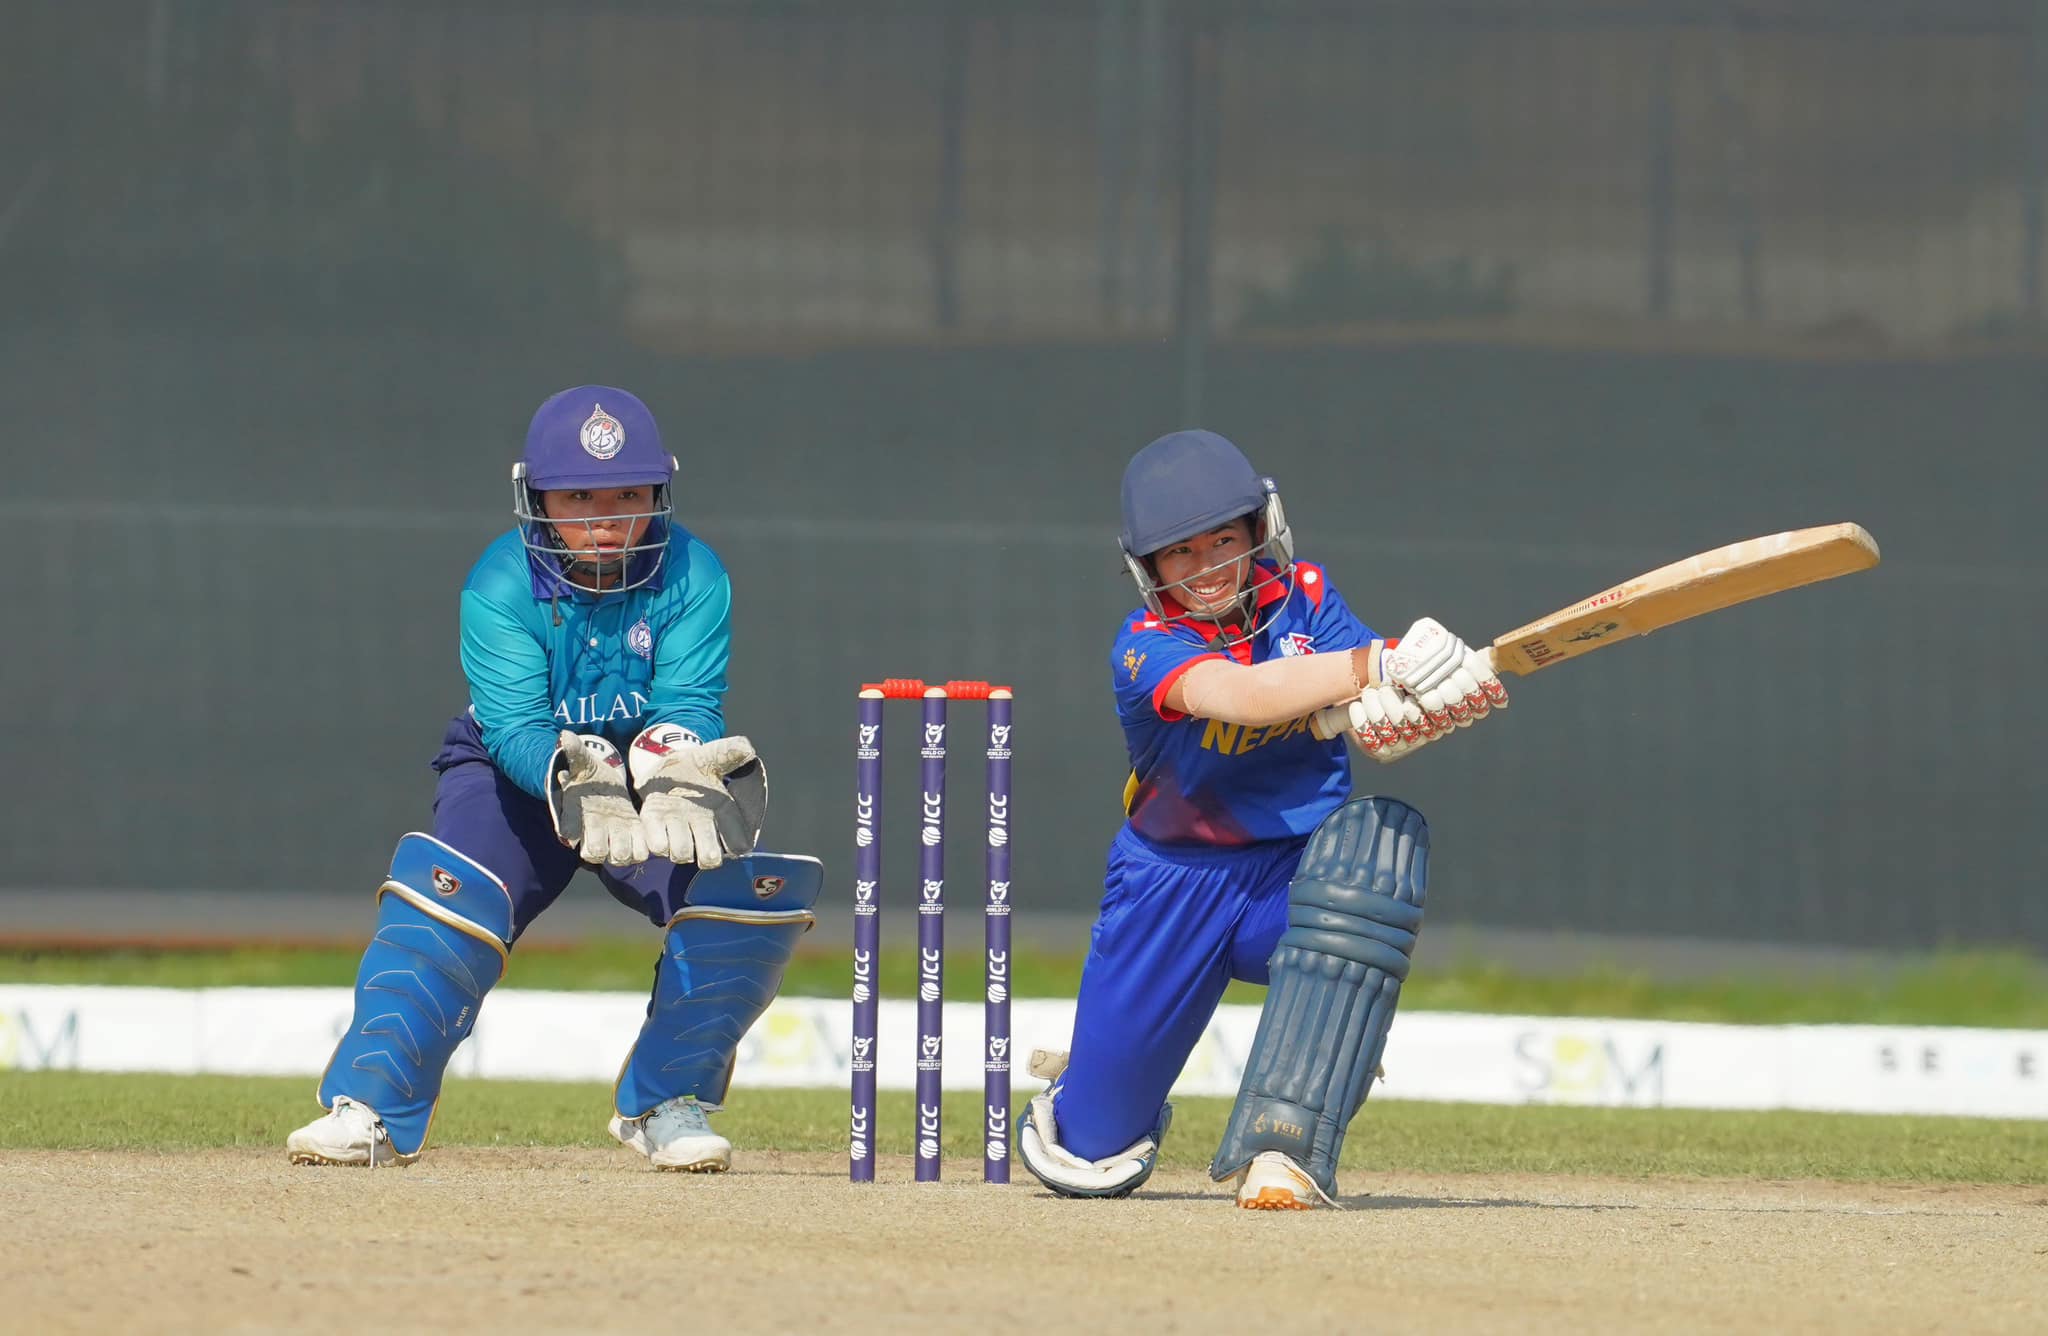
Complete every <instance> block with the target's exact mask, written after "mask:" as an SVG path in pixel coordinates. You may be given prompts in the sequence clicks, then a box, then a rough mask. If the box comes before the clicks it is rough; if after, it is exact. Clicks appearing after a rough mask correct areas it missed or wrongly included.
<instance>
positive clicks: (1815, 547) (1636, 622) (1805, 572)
mask: <svg viewBox="0 0 2048 1336" xmlns="http://www.w3.org/2000/svg"><path fill="white" fill-rule="evenodd" d="M1875 565H1877V540H1876V539H1874V538H1872V537H1871V536H1870V534H1869V533H1868V532H1867V531H1865V529H1864V528H1863V526H1862V525H1860V524H1823V525H1819V526H1817V527H1815V528H1811V529H1792V530H1789V531H1788V532H1785V533H1774V534H1769V535H1766V536H1765V537H1762V538H1750V539H1746V540H1745V541H1743V542H1740V543H1730V544H1728V546H1726V547H1717V548H1715V549H1714V550H1713V551H1711V552H1702V553H1700V554H1699V555H1697V556H1692V557H1687V558H1686V559H1685V560H1683V561H1674V562H1672V563H1671V564H1670V565H1669V566H1659V567H1658V568H1657V569H1656V570H1654V571H1650V572H1648V573H1646V574H1643V575H1638V576H1636V577H1635V578H1634V579H1632V580H1624V581H1622V582H1621V583H1620V584H1618V585H1616V586H1614V587H1613V588H1612V589H1609V590H1606V591H1604V592H1602V593H1598V594H1595V595H1593V597H1591V598H1589V599H1586V600H1584V601H1582V602H1579V603H1574V604H1572V605H1571V606H1570V607H1568V608H1560V609H1559V610H1558V611H1556V612H1553V613H1551V614H1550V615H1549V616H1548V617H1539V618H1537V619H1536V620H1535V621H1533V622H1530V623H1529V624H1528V625H1527V626H1522V627H1517V628H1516V629H1515V630H1512V631H1510V632H1508V633H1507V634H1506V635H1503V636H1497V637H1495V639H1494V642H1493V647H1492V648H1491V649H1490V650H1486V651H1484V653H1485V654H1486V656H1487V657H1488V659H1489V660H1490V661H1491V662H1492V664H1493V667H1494V671H1496V672H1501V673H1518V674H1528V673H1533V672H1535V671H1536V670H1537V669H1539V668H1548V667H1549V666H1550V665H1551V664H1553V663H1561V662H1563V661H1564V660H1566V659H1575V658H1577V657H1578V656H1579V655H1581V654H1590V653H1592V652H1593V651H1594V650H1596V649H1604V648H1606V647H1607V646H1609V645H1612V644H1614V643H1615V642H1617V641H1621V640H1628V639H1630V638H1631V637H1634V636H1642V635H1648V634H1649V633H1650V632H1652V631H1655V630H1657V629H1658V628H1660V627H1665V626H1670V625H1671V624H1672V623H1674V622H1682V621H1685V620H1687V619H1688V618H1692V617H1697V616H1699V615H1700V614H1702V613H1707V612H1719V611H1720V610H1721V609H1723V608H1732V607H1734V606H1735V605H1736V604H1738V603H1747V602H1749V601H1750V600H1751V599H1753V598H1762V597H1763V596H1764V595H1766V594H1780V593H1783V592H1784V591H1785V590H1787V589H1797V588H1798V587H1799V586H1801V585H1807V584H1813V583H1815V582H1816V581H1819V580H1832V579H1834V578H1835V577H1836V576H1838V575H1849V574H1852V573H1854V572H1856V571H1862V570H1868V569H1870V568H1871V567H1872V566H1875Z"/></svg>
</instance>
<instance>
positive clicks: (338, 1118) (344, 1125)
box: [284, 1095, 412, 1169]
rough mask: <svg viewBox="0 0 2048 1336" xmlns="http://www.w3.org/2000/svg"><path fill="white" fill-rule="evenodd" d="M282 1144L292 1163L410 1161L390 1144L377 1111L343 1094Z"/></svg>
mask: <svg viewBox="0 0 2048 1336" xmlns="http://www.w3.org/2000/svg"><path fill="white" fill-rule="evenodd" d="M284 1148H285V1153H286V1154H287V1155H288V1156H290V1158H291V1162H292V1163H293V1164H363V1165H368V1166H369V1167H370V1168H372V1169H375V1168H377V1167H378V1166H379V1165H386V1164H410V1163H412V1159H411V1158H409V1157H407V1156H403V1155H400V1154H399V1153H398V1152H397V1150H395V1149H394V1148H393V1147H392V1145H391V1133H389V1132H387V1131H385V1130H384V1120H383V1119H382V1118H379V1117H378V1116H377V1111H376V1110H375V1109H373V1108H371V1107H370V1106H369V1105H367V1104H358V1103H356V1102H355V1101H354V1100H352V1099H350V1098H348V1097H347V1096H346V1095H339V1096H336V1097H335V1100H334V1107H333V1108H331V1109H329V1110H328V1111H327V1112H326V1113H324V1114H322V1115H321V1116H320V1117H318V1118H315V1119H314V1120H313V1121H312V1122H310V1123H307V1124H306V1125H305V1126H304V1127H302V1128H300V1129H299V1130H298V1131H296V1132H294V1133H292V1134H291V1135H290V1136H288V1137H286V1138H285V1140H284Z"/></svg>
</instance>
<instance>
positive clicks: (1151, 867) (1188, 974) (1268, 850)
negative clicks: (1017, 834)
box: [1054, 826, 1308, 1160]
mask: <svg viewBox="0 0 2048 1336" xmlns="http://www.w3.org/2000/svg"><path fill="white" fill-rule="evenodd" d="M1307 843H1308V841H1307V839H1306V837H1303V838H1300V839H1290V840H1272V841H1267V842H1265V843H1262V844H1255V845H1248V846H1246V847H1243V848H1238V849H1218V850H1213V851H1212V850H1185V849H1165V848H1162V847H1161V846H1158V845H1154V844H1151V843H1149V842H1148V841H1146V840H1145V839H1144V838H1143V837H1142V836H1139V835H1137V834H1135V833H1133V832H1132V830H1131V829H1130V827H1128V826H1126V827H1124V828H1123V829H1122V830H1120V831H1119V832H1117V837H1116V839H1115V840H1114V841H1113V842H1112V843H1111V845H1110V849H1109V868H1108V872H1107V874H1106V875H1105V877H1104V881H1103V894H1102V909H1101V912H1100V914H1099V915H1098V917H1097V918H1096V921H1095V929H1094V932H1093V933H1092V935H1091V937H1090V939H1089V945H1088V961H1087V964H1086V965H1085V966H1083V968H1082V974H1081V995H1080V999H1079V1001H1078V1002H1077V1003H1076V1005H1075V1012H1074V1042H1073V1048H1072V1050H1071V1053H1070V1056H1069V1060H1068V1065H1067V1070H1066V1074H1065V1076H1064V1077H1063V1078H1062V1079H1061V1082H1060V1086H1061V1088H1060V1093H1059V1094H1058V1096H1057V1097H1056V1098H1055V1101H1054V1117H1055V1119H1056V1121H1057V1122H1058V1124H1059V1138H1060V1144H1061V1145H1063V1146H1065V1147H1066V1148H1067V1149H1068V1150H1070V1151H1072V1152H1073V1153H1074V1154H1076V1155H1079V1156H1082V1157H1084V1158H1086V1159H1091V1160H1093V1159H1100V1158H1102V1157H1103V1156H1105V1155H1114V1154H1115V1153H1116V1152H1118V1151H1120V1150H1122V1149H1124V1148H1125V1147H1126V1146H1129V1145H1130V1144H1131V1143H1133V1142H1135V1141H1137V1140H1138V1139H1139V1138H1140V1137H1143V1136H1145V1135H1147V1134H1148V1133H1150V1132H1151V1131H1152V1129H1153V1128H1154V1127H1155V1126H1156V1125H1157V1124H1158V1122H1159V1107H1160V1105H1161V1104H1163V1103H1165V1102H1166V1093H1167V1091H1168V1090H1169V1089H1171V1088H1172V1086H1173V1083H1174V1081H1175V1080H1176V1079H1177V1078H1178V1077H1179V1076H1180V1072H1181V1068H1182V1067H1183V1066H1185V1065H1186V1064H1187V1060H1188V1054H1190V1053H1191V1052H1193V1051H1194V1047H1195V1044H1196V1042H1197V1041H1199V1040H1200V1039H1201V1037H1202V1031H1203V1030H1204V1029H1206V1028H1207V1027H1208V1024H1209V1019H1210V1017H1211V1016H1213V1015H1214V1014H1215V1011H1216V1003H1217V1002H1218V1001H1219V1000H1220V999H1221V998H1222V996H1223V990H1224V988H1225V987H1226V986H1227V985H1228V984H1229V982H1230V980H1232V979H1243V980H1245V981H1246V982H1249V983H1257V984H1263V983H1265V982H1266V980H1267V974H1266V962H1267V961H1268V960H1269V959H1270V958H1271V957H1272V954H1273V948H1274V946H1275V945H1276V944H1277V943H1278V942H1279V940H1280V934H1281V933H1282V932H1283V931H1284V930H1285V929H1286V927H1287V883H1288V882H1289V881H1291V880H1292V879H1293V877H1294V870H1295V868H1296V866H1297V865H1298V864H1299V863H1300V862H1301V851H1302V849H1303V848H1304V847H1305V846H1306V845H1307Z"/></svg>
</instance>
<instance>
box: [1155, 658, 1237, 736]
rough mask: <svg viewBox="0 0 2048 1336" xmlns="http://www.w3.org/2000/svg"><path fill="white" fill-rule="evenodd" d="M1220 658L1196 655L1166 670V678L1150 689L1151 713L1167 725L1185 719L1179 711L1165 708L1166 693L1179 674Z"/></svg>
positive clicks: (1178, 678)
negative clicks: (1199, 664)
mask: <svg viewBox="0 0 2048 1336" xmlns="http://www.w3.org/2000/svg"><path fill="white" fill-rule="evenodd" d="M1222 657H1223V656H1222V655H1221V654H1197V655H1196V656H1195V657H1194V658H1192V659H1189V660H1188V661H1187V662H1186V663H1177V664H1175V665H1174V666H1173V667H1171V668H1169V669H1167V670H1166V676H1165V677H1162V678H1160V679H1159V685H1158V686H1156V687H1154V688H1152V709H1153V712H1154V713H1156V714H1157V715H1158V716H1159V717H1160V718H1161V719H1164V720H1165V721H1166V722H1167V723H1169V724H1172V723H1178V722H1180V721H1181V720H1183V719H1185V718H1187V715H1185V714H1183V713H1182V712H1181V711H1179V710H1169V709H1167V708H1166V693H1167V692H1169V691H1171V690H1173V684H1174V683H1175V682H1178V681H1180V677H1181V674H1182V673H1185V672H1186V671H1187V670H1188V669H1190V668H1192V667H1194V666H1195V665H1196V664H1198V663H1202V662H1205V661H1207V660H1209V659H1220V658H1222Z"/></svg>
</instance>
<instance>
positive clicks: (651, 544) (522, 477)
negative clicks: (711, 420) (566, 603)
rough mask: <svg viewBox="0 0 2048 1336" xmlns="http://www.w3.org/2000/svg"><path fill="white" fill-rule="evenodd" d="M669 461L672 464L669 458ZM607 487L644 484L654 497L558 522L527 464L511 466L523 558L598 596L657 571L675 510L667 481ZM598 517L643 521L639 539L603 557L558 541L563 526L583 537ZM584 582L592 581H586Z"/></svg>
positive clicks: (665, 552) (634, 585)
mask: <svg viewBox="0 0 2048 1336" xmlns="http://www.w3.org/2000/svg"><path fill="white" fill-rule="evenodd" d="M670 465H671V468H673V467H674V460H673V459H671V460H670ZM612 485H613V486H622V487H631V486H640V487H646V488H648V490H649V492H650V493H651V495H652V496H653V501H652V503H651V505H650V507H649V508H648V509H646V510H639V511H629V512H626V513H624V514H618V515H599V516H593V517H591V518H590V519H586V520H560V519H556V518H554V517H553V516H551V515H549V514H548V513H547V509H546V507H545V506H544V505H543V504H542V501H541V495H540V494H541V490H542V489H540V488H537V487H535V486H534V485H533V483H532V482H531V481H530V479H529V477H528V473H527V467H526V465H525V464H524V463H523V462H522V463H518V464H514V465H513V466H512V514H513V515H514V516H515V517H516V518H517V519H518V521H519V538H520V541H521V542H522V543H524V544H525V546H526V554H527V557H528V558H529V559H530V560H532V561H534V562H536V563H538V564H539V565H540V567H541V569H542V570H544V571H546V572H547V573H549V574H550V575H552V576H553V577H554V578H555V579H557V580H559V581H561V582H562V583H563V584H565V585H570V586H573V587H575V588H579V589H585V590H588V591H589V592H592V593H595V594H598V595H600V596H602V595H604V594H616V593H622V592H624V591H625V590H628V589H638V588H640V587H641V586H642V585H645V584H647V583H649V582H651V581H652V580H654V579H655V578H656V577H657V576H659V575H660V574H661V566H662V562H663V560H664V559H665V558H666V557H667V555H668V538H669V521H670V519H671V518H672V516H673V515H674V510H675V508H674V506H673V505H672V504H671V502H670V498H669V485H668V483H666V482H655V483H634V482H630V481H628V482H620V483H615V484H612ZM600 519H602V520H621V521H625V522H626V523H627V524H628V525H630V524H631V523H632V522H633V521H635V520H646V521H647V528H646V530H645V531H644V532H643V533H642V534H641V535H640V539H639V541H638V542H635V543H629V544H627V545H626V546H624V547H621V548H619V549H618V550H616V551H615V552H612V553H609V554H607V555H605V556H603V557H599V556H598V555H597V554H596V553H595V552H594V551H592V550H591V549H590V548H582V549H578V548H572V547H570V546H569V544H568V543H567V542H565V541H564V540H563V538H562V530H564V529H575V528H577V527H579V526H581V527H582V529H583V530H584V533H585V535H586V536H588V535H589V534H590V532H591V526H592V525H594V524H596V523H597V522H598V520H600ZM614 576H617V577H618V578H617V580H616V581H614V582H613V583H609V584H603V583H599V582H601V581H605V580H611V579H612V577H614ZM585 580H589V581H590V582H591V583H588V584H586V583H584V581H585Z"/></svg>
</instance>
